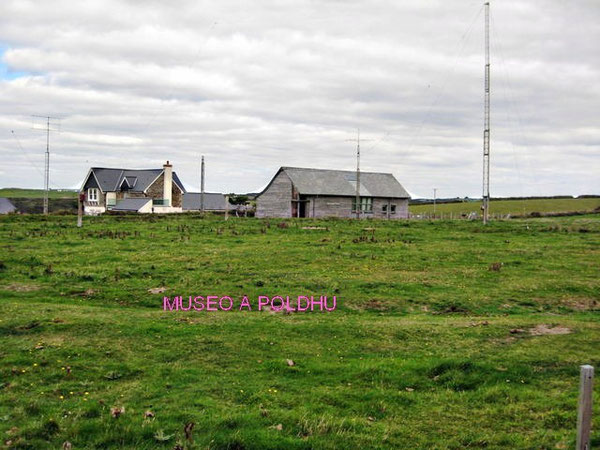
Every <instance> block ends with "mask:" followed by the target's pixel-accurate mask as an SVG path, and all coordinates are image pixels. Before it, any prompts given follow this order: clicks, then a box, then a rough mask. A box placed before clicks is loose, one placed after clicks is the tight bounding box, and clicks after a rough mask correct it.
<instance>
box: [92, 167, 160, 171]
mask: <svg viewBox="0 0 600 450" xmlns="http://www.w3.org/2000/svg"><path fill="white" fill-rule="evenodd" d="M90 169H91V170H94V169H104V170H120V171H123V172H124V171H126V170H131V171H134V170H135V171H137V172H144V171H149V170H163V169H162V168H160V169H123V168H121V167H90Z"/></svg>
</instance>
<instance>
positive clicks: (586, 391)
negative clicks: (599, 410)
mask: <svg viewBox="0 0 600 450" xmlns="http://www.w3.org/2000/svg"><path fill="white" fill-rule="evenodd" d="M593 384H594V368H593V367H592V366H589V365H584V366H581V375H580V378H579V409H578V411H577V445H576V447H575V448H576V449H577V450H590V429H591V428H592V392H593Z"/></svg>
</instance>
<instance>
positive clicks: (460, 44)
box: [368, 5, 484, 152]
mask: <svg viewBox="0 0 600 450" xmlns="http://www.w3.org/2000/svg"><path fill="white" fill-rule="evenodd" d="M483 8H484V5H482V6H481V7H480V8H479V10H478V11H477V13H476V14H475V15H474V16H473V19H472V20H471V22H470V24H469V26H468V28H467V30H466V31H465V32H464V33H463V35H462V36H461V38H460V40H459V41H458V43H457V44H456V46H455V47H454V48H455V51H457V53H456V57H455V58H454V61H453V62H452V68H451V69H450V71H448V72H447V73H446V77H445V78H444V79H443V80H442V87H441V89H440V90H439V92H438V93H437V95H436V96H435V97H434V99H433V101H432V102H431V103H430V105H429V107H428V108H427V112H426V113H425V117H424V118H423V120H422V121H421V123H420V125H419V127H418V128H417V132H416V133H415V134H414V135H413V138H412V139H411V141H410V144H409V146H408V148H407V150H406V152H409V151H410V150H412V148H413V146H414V145H415V143H416V141H417V140H418V138H419V137H420V136H421V133H422V131H423V129H424V128H425V124H426V123H427V121H428V120H429V118H430V116H431V113H432V111H433V108H434V107H435V106H436V105H437V104H438V102H439V101H440V99H441V98H442V95H443V94H444V93H445V92H446V87H447V85H448V81H449V80H450V76H451V75H452V74H453V73H454V72H455V71H456V66H457V65H458V60H459V59H460V57H461V56H462V53H463V51H464V49H465V48H466V46H467V43H468V42H469V38H470V37H471V32H472V31H473V27H474V26H475V23H476V22H477V19H478V18H479V16H480V15H481V11H483ZM429 86H431V85H428V89H429ZM396 131H397V130H396V129H392V130H390V131H388V132H386V133H385V134H384V135H383V136H382V137H380V138H379V139H377V140H376V142H375V143H374V144H373V145H371V147H369V149H368V150H372V149H374V148H375V147H376V146H377V145H379V144H380V143H381V142H382V141H384V140H385V139H387V138H388V137H389V136H391V135H392V134H394V133H395V132H396Z"/></svg>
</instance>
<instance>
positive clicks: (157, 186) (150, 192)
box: [128, 174, 183, 208]
mask: <svg viewBox="0 0 600 450" xmlns="http://www.w3.org/2000/svg"><path fill="white" fill-rule="evenodd" d="M163 183H164V174H160V176H159V177H158V178H157V179H156V180H155V181H154V183H152V184H151V185H150V186H149V187H148V189H147V190H146V195H147V196H148V197H150V198H153V199H161V198H163V195H164V192H163ZM128 196H129V197H133V195H130V194H129V195H128ZM182 202H183V194H182V193H181V191H180V190H179V188H178V187H177V185H176V184H175V182H173V183H171V206H174V207H177V208H181V206H182Z"/></svg>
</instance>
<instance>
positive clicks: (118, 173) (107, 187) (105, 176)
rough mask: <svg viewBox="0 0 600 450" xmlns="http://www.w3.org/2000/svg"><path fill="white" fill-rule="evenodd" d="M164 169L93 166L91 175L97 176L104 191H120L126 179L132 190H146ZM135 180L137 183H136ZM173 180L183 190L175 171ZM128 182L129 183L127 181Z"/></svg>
mask: <svg viewBox="0 0 600 450" xmlns="http://www.w3.org/2000/svg"><path fill="white" fill-rule="evenodd" d="M162 171H163V169H140V170H130V169H111V168H106V167H92V169H91V172H92V174H91V176H92V177H93V176H95V177H96V179H97V180H98V183H99V184H100V189H101V190H102V192H115V191H119V190H120V187H121V184H122V183H123V180H124V179H127V182H128V183H129V185H130V186H132V187H131V188H130V189H129V190H130V191H131V192H144V191H145V190H146V188H148V186H150V184H151V183H152V182H153V181H154V180H155V179H156V178H157V177H158V176H159V175H160V174H161V173H162ZM134 181H135V184H134ZM173 181H174V182H175V184H177V185H178V186H179V187H180V188H181V190H182V191H183V192H185V188H184V187H183V183H181V180H179V177H178V176H177V173H175V172H173ZM126 184H127V183H126Z"/></svg>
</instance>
